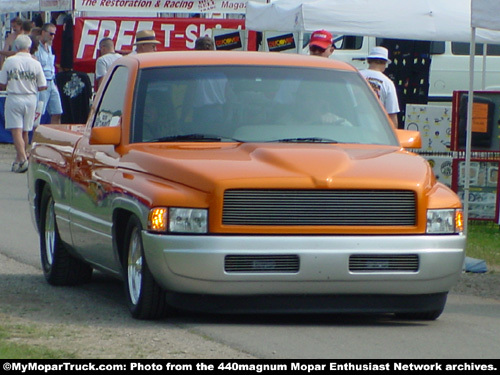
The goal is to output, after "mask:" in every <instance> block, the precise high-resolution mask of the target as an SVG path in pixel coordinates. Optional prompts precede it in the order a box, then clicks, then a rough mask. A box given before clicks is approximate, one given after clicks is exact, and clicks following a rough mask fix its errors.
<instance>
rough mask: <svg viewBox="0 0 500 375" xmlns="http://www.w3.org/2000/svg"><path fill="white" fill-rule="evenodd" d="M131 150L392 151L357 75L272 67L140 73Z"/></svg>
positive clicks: (386, 128) (390, 136)
mask: <svg viewBox="0 0 500 375" xmlns="http://www.w3.org/2000/svg"><path fill="white" fill-rule="evenodd" d="M132 126H133V131H132V139H131V141H132V142H325V143H362V144H384V145H397V144H398V143H397V140H396V138H395V136H394V133H393V132H392V130H391V128H390V125H389V123H388V121H387V118H386V116H385V114H384V112H383V110H382V109H381V107H380V105H379V104H378V102H377V99H376V98H375V96H374V95H373V93H372V92H370V88H369V87H368V86H367V85H366V83H365V82H363V78H362V77H361V76H360V75H359V74H357V73H356V72H349V71H339V70H333V69H318V68H304V67H275V66H189V67H162V68H154V69H144V70H142V71H141V73H140V76H139V85H138V89H137V91H136V93H135V102H134V115H133V124H132Z"/></svg>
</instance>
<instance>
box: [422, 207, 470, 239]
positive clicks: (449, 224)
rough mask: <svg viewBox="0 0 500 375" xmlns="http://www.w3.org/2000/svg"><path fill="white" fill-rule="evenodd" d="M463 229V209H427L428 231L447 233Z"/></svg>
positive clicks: (459, 231) (458, 231)
mask: <svg viewBox="0 0 500 375" xmlns="http://www.w3.org/2000/svg"><path fill="white" fill-rule="evenodd" d="M462 231H463V213H462V210H455V209H451V210H427V233H431V234H447V233H461V232H462Z"/></svg>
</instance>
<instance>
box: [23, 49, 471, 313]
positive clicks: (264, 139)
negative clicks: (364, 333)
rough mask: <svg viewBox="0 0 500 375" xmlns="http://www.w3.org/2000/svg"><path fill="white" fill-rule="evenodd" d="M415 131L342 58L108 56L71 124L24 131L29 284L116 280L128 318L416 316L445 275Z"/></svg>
mask: <svg viewBox="0 0 500 375" xmlns="http://www.w3.org/2000/svg"><path fill="white" fill-rule="evenodd" d="M419 143H420V137H419V134H418V133H417V132H411V131H405V130H399V129H394V128H393V127H392V125H391V124H390V122H389V119H388V117H387V114H386V113H385V111H384V109H383V108H382V107H381V105H380V103H379V101H378V99H377V97H376V96H375V95H374V93H373V92H372V91H371V89H370V87H369V86H368V85H367V83H366V81H365V80H364V79H363V78H362V77H361V75H360V74H359V73H358V71H357V70H356V69H355V68H353V67H351V66H350V65H348V64H345V63H342V62H338V61H334V60H331V59H324V58H319V57H313V56H301V55H290V54H278V53H260V52H227V51H226V52H224V51H188V52H157V53H150V54H139V55H129V56H126V57H123V58H121V59H119V60H117V61H116V62H115V64H114V65H113V66H112V69H110V71H109V72H108V74H107V75H106V77H105V78H104V80H103V82H102V83H101V85H100V87H99V91H98V93H97V94H96V97H95V99H94V102H93V104H92V109H91V113H90V116H89V119H88V121H87V123H86V124H82V125H41V126H39V127H38V128H37V129H36V132H35V134H34V140H33V147H32V151H31V156H30V163H29V170H28V184H29V201H30V206H31V207H32V210H31V211H32V217H33V221H34V224H35V226H36V228H37V230H38V231H39V233H40V252H41V262H42V266H43V272H44V275H45V278H46V279H47V281H48V282H49V283H50V284H53V285H72V284H77V283H81V282H86V281H89V280H90V278H91V275H92V271H93V270H94V269H96V270H99V271H102V272H106V273H110V274H112V275H114V276H116V277H118V278H120V279H122V280H123V281H124V286H125V291H126V293H125V294H126V299H127V302H128V306H129V309H130V312H131V314H132V316H133V317H135V318H138V319H154V318H160V317H164V316H166V315H167V314H168V313H169V312H171V311H174V310H178V309H191V310H198V311H209V312H216V313H238V312H272V313H286V312H295V313H297V312H298V313H301V312H318V313H332V312H336V313H338V312H347V313H353V312H368V313H391V314H395V315H396V316H403V317H405V318H413V319H428V320H433V319H436V318H437V317H439V315H440V314H441V313H442V311H443V309H444V306H445V303H446V297H447V293H448V291H449V289H450V288H451V287H452V286H453V285H454V284H455V283H456V281H457V280H458V278H459V276H460V273H461V270H462V264H463V260H464V247H465V236H464V234H463V232H462V226H463V223H462V220H463V217H462V209H461V202H460V200H459V198H458V197H457V196H456V195H455V194H454V193H453V192H452V191H451V190H450V189H448V188H447V187H446V186H444V185H443V184H441V183H439V182H437V181H436V179H435V176H434V175H433V173H432V170H431V168H430V166H429V165H428V163H427V162H426V161H425V160H424V159H423V158H421V157H420V156H418V155H416V154H414V153H412V152H409V151H408V150H407V148H418V147H419Z"/></svg>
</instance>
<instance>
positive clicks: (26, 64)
mask: <svg viewBox="0 0 500 375" xmlns="http://www.w3.org/2000/svg"><path fill="white" fill-rule="evenodd" d="M30 47H31V38H30V37H29V36H28V35H19V36H18V37H17V38H16V40H15V41H14V48H15V49H16V51H18V52H17V54H15V55H14V56H11V57H9V58H7V59H6V60H5V63H4V65H3V69H2V70H1V71H0V89H1V90H7V99H6V100H5V129H9V130H10V131H11V133H12V139H13V141H14V146H15V148H16V159H15V161H14V163H13V164H12V171H13V172H16V173H23V172H26V170H27V169H28V160H27V156H26V147H27V145H28V142H29V140H28V133H29V132H30V131H31V130H32V129H33V121H34V119H35V109H36V104H37V93H38V91H42V90H45V89H46V88H47V81H46V80H45V75H44V73H43V69H42V66H41V65H40V63H39V62H38V61H37V60H35V59H34V58H33V57H31V54H30V53H29V51H30Z"/></svg>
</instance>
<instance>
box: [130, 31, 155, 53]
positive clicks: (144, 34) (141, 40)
mask: <svg viewBox="0 0 500 375" xmlns="http://www.w3.org/2000/svg"><path fill="white" fill-rule="evenodd" d="M157 44H160V42H159V41H157V40H156V36H155V32H154V30H141V31H138V32H137V34H135V43H134V45H135V51H136V53H146V52H155V51H156V45H157Z"/></svg>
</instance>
